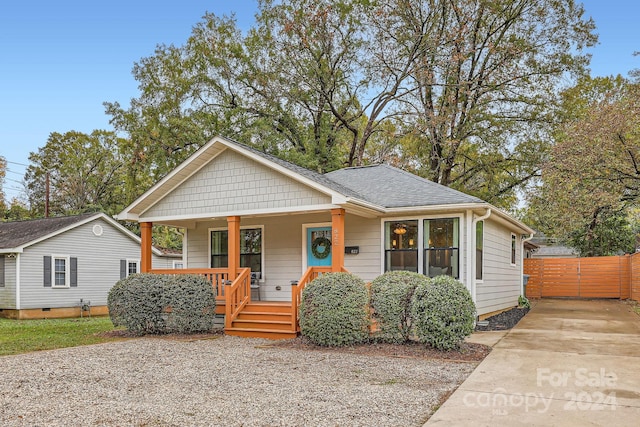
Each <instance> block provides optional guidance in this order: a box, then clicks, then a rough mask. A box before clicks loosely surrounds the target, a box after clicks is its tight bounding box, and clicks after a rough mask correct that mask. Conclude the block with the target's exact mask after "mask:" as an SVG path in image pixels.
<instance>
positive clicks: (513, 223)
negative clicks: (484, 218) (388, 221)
mask: <svg viewBox="0 0 640 427" xmlns="http://www.w3.org/2000/svg"><path fill="white" fill-rule="evenodd" d="M467 209H471V210H473V209H491V210H492V212H493V213H494V214H495V215H497V216H499V217H500V218H501V219H502V220H503V222H505V223H507V224H508V225H509V226H510V227H515V228H516V230H517V231H521V232H523V233H526V234H531V233H535V231H534V230H533V229H531V228H530V227H528V226H527V225H525V224H524V223H522V222H520V221H519V220H517V219H515V218H513V217H512V216H511V215H509V214H507V213H506V212H504V211H503V210H501V209H499V208H497V207H495V206H493V205H492V204H490V203H486V202H485V203H460V204H447V205H433V206H410V207H402V208H388V209H385V214H405V213H414V212H415V213H418V212H443V211H444V212H451V211H459V210H467Z"/></svg>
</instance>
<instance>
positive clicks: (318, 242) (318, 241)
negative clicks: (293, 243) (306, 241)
mask: <svg viewBox="0 0 640 427" xmlns="http://www.w3.org/2000/svg"><path fill="white" fill-rule="evenodd" d="M319 246H323V247H324V248H325V249H324V251H322V252H320V251H318V247H319ZM311 253H312V254H313V256H314V257H316V259H325V258H327V257H328V256H329V254H330V253H331V240H329V239H327V238H326V237H316V238H315V239H313V242H311Z"/></svg>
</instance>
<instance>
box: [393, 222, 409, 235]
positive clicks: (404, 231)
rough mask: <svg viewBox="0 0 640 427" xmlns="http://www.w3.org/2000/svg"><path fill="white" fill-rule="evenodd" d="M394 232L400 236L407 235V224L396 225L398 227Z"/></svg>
mask: <svg viewBox="0 0 640 427" xmlns="http://www.w3.org/2000/svg"><path fill="white" fill-rule="evenodd" d="M393 232H394V233H395V234H397V235H399V236H402V235H403V234H407V226H406V225H405V224H399V223H398V224H396V227H395V228H394V229H393Z"/></svg>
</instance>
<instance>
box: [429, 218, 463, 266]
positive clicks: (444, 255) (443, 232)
mask: <svg viewBox="0 0 640 427" xmlns="http://www.w3.org/2000/svg"><path fill="white" fill-rule="evenodd" d="M424 274H426V275H428V276H429V277H435V276H441V275H447V276H452V277H455V278H456V279H457V278H458V277H460V219H459V218H437V219H425V220H424Z"/></svg>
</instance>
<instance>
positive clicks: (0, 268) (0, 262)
mask: <svg viewBox="0 0 640 427" xmlns="http://www.w3.org/2000/svg"><path fill="white" fill-rule="evenodd" d="M0 288H4V255H2V256H0Z"/></svg>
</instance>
